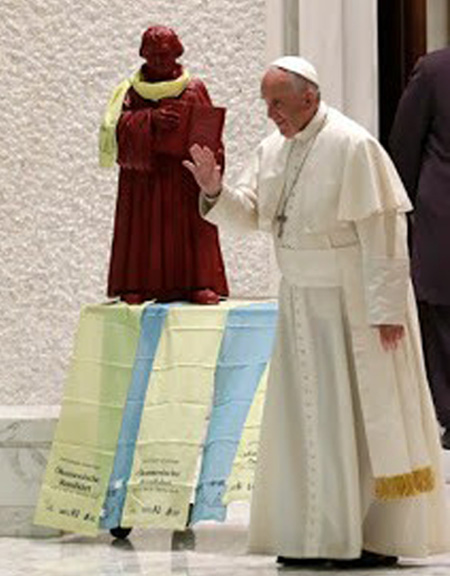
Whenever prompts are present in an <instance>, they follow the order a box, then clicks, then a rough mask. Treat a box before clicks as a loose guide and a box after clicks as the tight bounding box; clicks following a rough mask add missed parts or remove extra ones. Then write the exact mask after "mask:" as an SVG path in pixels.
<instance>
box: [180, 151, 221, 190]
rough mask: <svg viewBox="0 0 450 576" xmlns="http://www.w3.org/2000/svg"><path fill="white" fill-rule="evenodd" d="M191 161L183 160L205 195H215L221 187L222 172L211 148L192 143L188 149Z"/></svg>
mask: <svg viewBox="0 0 450 576" xmlns="http://www.w3.org/2000/svg"><path fill="white" fill-rule="evenodd" d="M189 152H190V153H191V156H192V160H193V162H190V161H189V160H185V161H184V162H183V166H185V167H186V168H187V169H188V170H189V171H190V172H192V174H193V176H194V178H195V179H196V181H197V184H198V185H199V186H200V188H201V189H202V190H203V192H204V193H205V194H206V195H207V196H217V195H218V194H219V193H220V190H221V189H222V174H221V171H220V166H219V165H218V164H217V162H216V158H215V156H214V153H213V152H212V150H210V149H209V148H208V147H207V146H203V147H202V146H199V145H198V144H194V145H193V146H191V148H190V149H189Z"/></svg>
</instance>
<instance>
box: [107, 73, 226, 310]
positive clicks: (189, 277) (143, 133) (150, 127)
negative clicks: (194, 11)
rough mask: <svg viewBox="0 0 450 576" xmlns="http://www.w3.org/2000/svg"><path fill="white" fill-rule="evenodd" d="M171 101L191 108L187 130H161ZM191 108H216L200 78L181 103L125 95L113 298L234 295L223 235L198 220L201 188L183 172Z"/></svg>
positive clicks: (119, 131) (183, 127) (111, 272)
mask: <svg viewBox="0 0 450 576" xmlns="http://www.w3.org/2000/svg"><path fill="white" fill-rule="evenodd" d="M170 102H171V103H175V104H177V105H178V104H180V103H181V104H186V105H187V106H186V112H184V111H183V107H182V106H179V113H180V114H181V123H180V127H179V128H178V129H177V130H175V131H173V130H168V131H164V130H158V129H157V128H156V127H155V125H154V123H153V122H152V114H153V112H154V110H155V109H157V108H159V107H160V106H164V105H166V104H168V103H170ZM190 105H203V106H212V104H211V100H210V98H209V95H208V92H207V90H206V87H205V85H204V84H203V83H202V82H201V81H200V80H198V79H191V80H190V81H189V84H188V85H187V87H186V88H185V90H184V91H183V92H182V94H181V95H180V96H178V97H177V98H170V99H169V98H166V99H162V100H159V101H156V102H155V101H153V100H148V99H144V98H143V97H141V96H140V95H139V94H138V93H137V92H136V91H135V90H134V88H133V87H130V88H129V90H128V92H127V94H126V96H125V99H124V103H123V107H122V113H121V116H120V118H119V122H118V125H117V132H116V133H117V144H118V163H119V165H120V174H119V191H118V197H117V205H116V216H115V224H114V236H113V244H112V253H111V261H110V269H109V278H108V296H110V297H115V296H126V295H137V297H138V299H139V300H141V301H143V300H149V299H153V298H157V299H160V300H177V299H190V296H191V294H192V292H193V291H196V290H202V289H205V288H209V289H211V290H214V291H215V292H216V293H217V294H219V295H221V296H226V295H228V287H227V282H226V278H225V270H224V264H223V259H222V255H221V251H220V246H219V239H218V233H217V228H216V227H215V226H214V225H212V224H210V223H208V222H206V221H204V220H203V219H202V218H201V217H200V215H199V214H198V209H197V205H198V195H199V188H198V186H197V184H196V183H195V180H194V179H193V177H192V176H191V174H190V172H189V171H188V170H187V169H186V168H184V167H183V166H182V160H183V158H186V157H188V151H187V150H180V149H179V147H178V145H177V141H176V140H177V138H180V139H182V140H184V141H187V140H188V134H186V131H187V130H189V124H187V123H186V122H184V119H183V114H184V113H187V111H188V107H189V106H190ZM174 132H175V133H174ZM172 148H173V149H172ZM160 150H164V152H161V151H160Z"/></svg>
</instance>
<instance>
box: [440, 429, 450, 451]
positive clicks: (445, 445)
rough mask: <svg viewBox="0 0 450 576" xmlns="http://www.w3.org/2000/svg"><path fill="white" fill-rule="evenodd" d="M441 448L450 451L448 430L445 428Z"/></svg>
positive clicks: (449, 433) (449, 431) (449, 430)
mask: <svg viewBox="0 0 450 576" xmlns="http://www.w3.org/2000/svg"><path fill="white" fill-rule="evenodd" d="M441 446H442V448H443V449H444V450H450V428H447V429H446V430H445V431H444V433H443V434H442V436H441Z"/></svg>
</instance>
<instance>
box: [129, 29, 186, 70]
mask: <svg viewBox="0 0 450 576" xmlns="http://www.w3.org/2000/svg"><path fill="white" fill-rule="evenodd" d="M183 52H184V48H183V44H181V42H180V39H179V38H178V36H177V35H176V33H175V32H174V31H173V30H172V28H168V27H167V26H150V27H149V28H148V29H147V30H146V31H145V32H144V34H143V35H142V41H141V48H140V50H139V55H140V56H142V58H145V60H146V62H147V71H148V73H149V74H150V75H151V76H155V77H162V78H163V77H170V76H171V75H172V73H174V72H175V71H176V70H178V65H177V63H176V60H177V58H179V57H180V56H181V55H182V54H183Z"/></svg>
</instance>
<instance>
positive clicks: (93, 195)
mask: <svg viewBox="0 0 450 576" xmlns="http://www.w3.org/2000/svg"><path fill="white" fill-rule="evenodd" d="M270 2H271V0H269V3H270ZM280 3H281V0H280ZM274 6H275V4H274V3H273V2H272V3H271V7H272V9H274ZM150 23H162V24H167V25H170V26H173V27H174V28H175V29H176V30H177V31H178V32H179V34H180V36H181V38H182V40H183V42H184V44H185V48H186V52H185V55H184V59H183V61H184V63H185V64H186V65H187V66H188V67H189V68H190V70H191V71H192V72H194V73H196V74H198V75H199V76H201V77H202V78H203V79H204V80H205V82H206V84H207V85H208V87H209V90H210V92H211V94H212V96H213V99H214V101H215V102H216V103H217V104H218V105H226V106H227V107H228V109H229V112H228V118H227V128H226V141H227V152H228V160H227V165H228V175H229V178H230V179H231V180H233V178H234V177H235V175H236V173H237V171H238V170H239V169H240V167H241V165H242V160H243V158H245V156H246V155H247V154H248V152H249V151H250V150H251V149H252V148H253V146H254V145H255V144H256V143H257V142H258V141H259V140H260V138H261V137H262V136H264V135H265V133H266V127H267V124H266V120H265V116H264V109H263V106H262V103H260V102H259V77H260V74H261V72H262V70H263V68H264V65H265V62H266V57H267V53H273V52H274V51H275V48H274V45H273V44H274V40H273V38H272V39H271V41H270V43H269V44H270V46H269V48H270V49H269V51H268V52H267V53H266V50H267V43H266V11H265V0H177V1H176V2H175V1H174V0H140V1H137V0H135V1H132V0H128V2H127V1H124V0H108V1H106V0H90V1H89V2H87V1H83V2H71V1H69V0H1V2H0V101H1V106H0V126H1V138H0V258H1V266H0V301H1V315H0V336H1V338H0V404H57V403H58V402H59V401H60V398H61V390H62V385H63V382H64V377H65V371H66V367H67V363H68V360H69V356H70V351H71V347H72V342H73V336H74V331H75V328H76V323H77V318H78V313H79V310H80V307H81V306H82V305H83V304H84V303H87V302H99V301H102V300H103V299H104V292H105V284H106V273H107V264H108V259H109V248H110V241H111V231H112V225H113V215H114V204H115V197H116V176H117V174H116V171H115V170H112V171H102V170H100V169H99V168H98V167H97V164H96V160H97V130H98V125H99V121H100V117H101V114H102V110H103V108H104V105H105V102H106V100H107V97H108V95H109V93H110V92H111V90H112V88H113V87H114V86H115V85H116V84H117V83H118V82H119V81H120V80H122V79H123V78H124V77H126V76H127V75H128V74H130V73H131V72H132V71H133V70H134V68H135V67H136V66H137V65H138V64H139V62H140V60H139V58H138V56H137V52H138V47H139V41H140V36H141V33H142V31H143V30H144V29H145V28H146V27H147V26H148V25H149V24H150ZM223 249H224V252H225V258H226V263H227V268H228V275H229V279H230V281H231V286H232V290H233V292H234V294H235V295H245V296H249V297H250V296H263V295H267V294H273V292H274V285H275V275H274V272H273V270H274V266H273V258H272V255H271V252H270V249H269V244H268V242H267V241H265V240H264V239H262V238H261V237H260V236H258V235H256V237H253V238H251V237H247V238H237V237H234V236H231V235H229V234H224V235H223Z"/></svg>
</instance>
